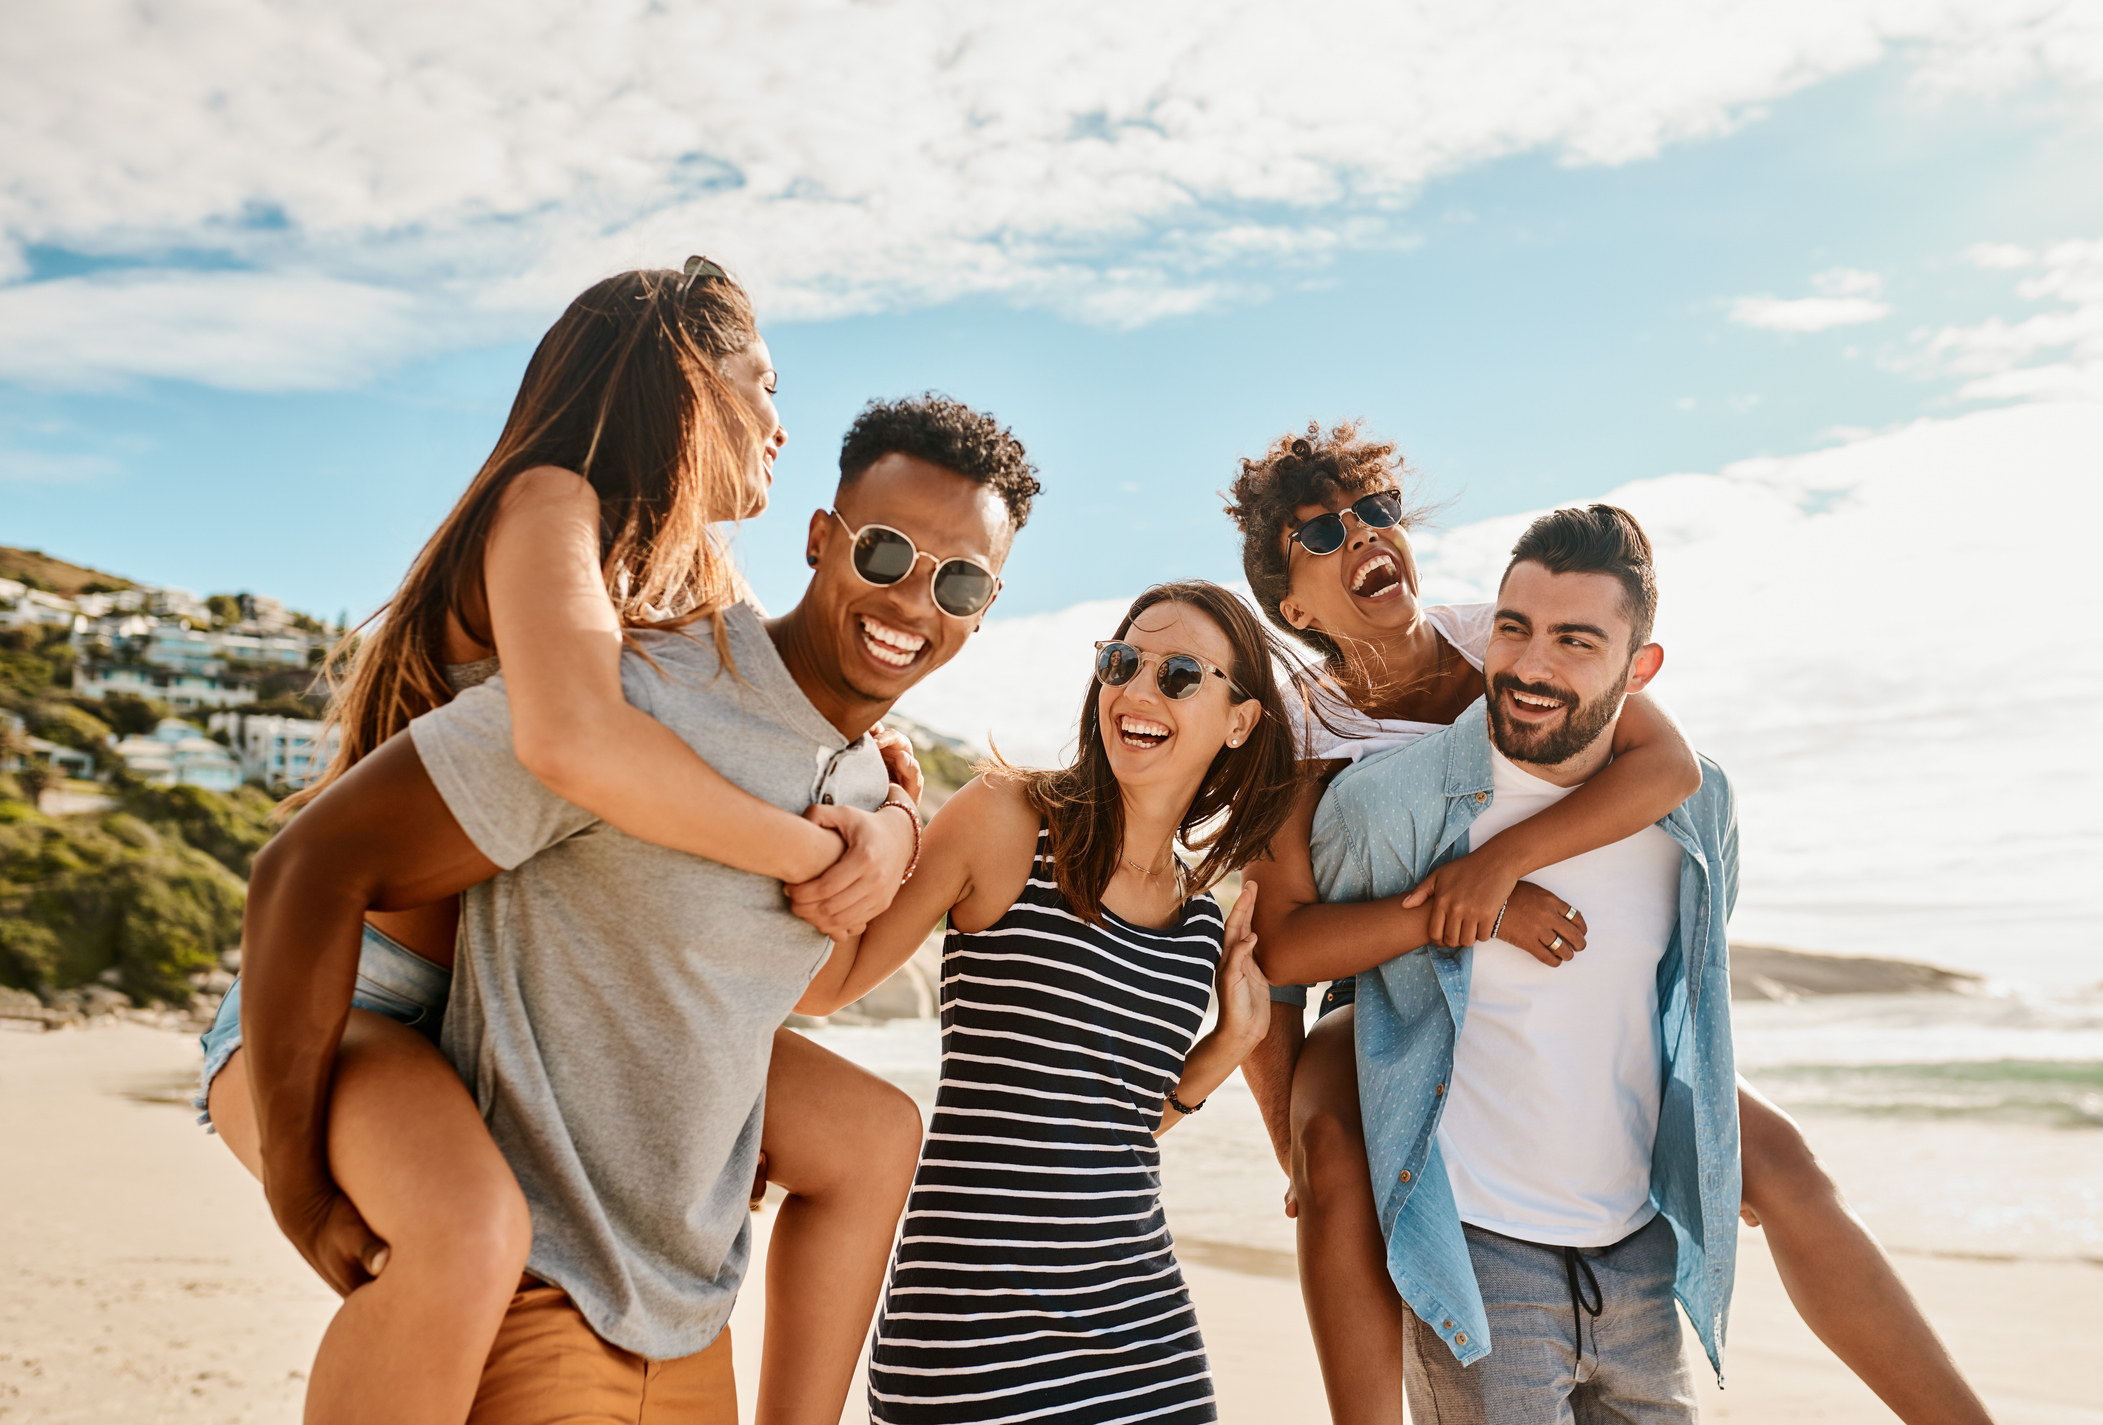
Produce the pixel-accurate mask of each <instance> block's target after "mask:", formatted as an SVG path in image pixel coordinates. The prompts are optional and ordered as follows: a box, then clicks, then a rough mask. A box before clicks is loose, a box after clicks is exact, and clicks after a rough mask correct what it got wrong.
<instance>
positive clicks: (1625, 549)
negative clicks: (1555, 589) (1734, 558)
mask: <svg viewBox="0 0 2103 1425" xmlns="http://www.w3.org/2000/svg"><path fill="white" fill-rule="evenodd" d="M1525 563H1533V564H1539V565H1541V566H1542V567H1543V568H1545V569H1546V570H1547V571H1548V572H1549V573H1551V574H1610V575H1612V576H1613V577H1614V578H1616V579H1619V580H1620V581H1621V591H1622V599H1621V610H1622V612H1623V613H1624V614H1626V615H1627V616H1628V622H1629V625H1630V628H1631V630H1632V631H1631V633H1630V635H1629V645H1628V647H1629V652H1630V654H1631V655H1633V654H1634V653H1635V651H1636V650H1637V649H1638V648H1641V647H1642V646H1643V645H1644V644H1646V643H1648V642H1650V629H1651V625H1652V624H1653V623H1655V622H1656V621H1657V616H1658V574H1657V569H1656V568H1655V567H1654V566H1653V565H1652V563H1651V554H1650V536H1649V535H1647V534H1645V533H1643V526H1641V525H1639V524H1637V523H1636V517H1635V516H1634V515H1632V514H1630V513H1629V512H1628V511H1627V510H1624V509H1621V508H1619V507H1618V506H1615V505H1585V506H1582V507H1579V508H1572V509H1566V510H1550V511H1549V512H1548V513H1547V514H1545V515H1542V516H1541V517H1540V518H1539V519H1537V520H1535V521H1534V522H1533V523H1532V524H1530V525H1528V526H1527V527H1526V533H1524V534H1522V535H1520V536H1519V542H1518V543H1517V544H1515V545H1513V546H1512V561H1511V563H1510V564H1507V565H1505V566H1504V578H1505V579H1509V578H1510V577H1511V573H1512V568H1513V566H1514V565H1518V564H1525ZM1497 587H1498V588H1500V589H1501V588H1503V587H1504V581H1503V580H1502V579H1500V580H1498V582H1497Z"/></svg>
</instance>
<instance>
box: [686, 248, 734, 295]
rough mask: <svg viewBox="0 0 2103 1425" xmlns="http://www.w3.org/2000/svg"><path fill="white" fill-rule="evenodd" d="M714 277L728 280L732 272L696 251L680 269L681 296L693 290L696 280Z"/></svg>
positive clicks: (703, 280) (706, 279) (707, 279)
mask: <svg viewBox="0 0 2103 1425" xmlns="http://www.w3.org/2000/svg"><path fill="white" fill-rule="evenodd" d="M714 278H721V279H722V280H723V281H725V282H728V281H729V280H730V274H729V273H727V272H725V271H724V270H723V269H722V268H721V267H720V266H718V265H717V264H716V263H714V262H711V261H709V259H707V258H705V257H703V256H701V255H700V254H699V253H696V254H695V255H694V256H692V257H689V258H688V259H687V260H686V266H684V267H682V268H681V269H680V281H679V295H680V297H682V298H684V297H685V296H686V294H687V293H689V292H691V291H693V290H694V284H695V283H696V282H705V281H709V280H711V279H714Z"/></svg>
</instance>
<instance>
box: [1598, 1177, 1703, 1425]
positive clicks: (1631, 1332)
mask: <svg viewBox="0 0 2103 1425" xmlns="http://www.w3.org/2000/svg"><path fill="white" fill-rule="evenodd" d="M1586 1260H1587V1261H1588V1262H1589V1263H1590V1264H1591V1267H1592V1271H1593V1274H1594V1275H1595V1276H1597V1277H1598V1279H1599V1300H1600V1307H1601V1309H1600V1313H1599V1318H1598V1320H1596V1321H1593V1320H1590V1319H1588V1320H1587V1321H1586V1323H1585V1325H1586V1334H1587V1335H1588V1336H1590V1337H1591V1341H1592V1344H1593V1346H1594V1348H1595V1350H1596V1352H1597V1357H1596V1364H1595V1366H1594V1368H1593V1370H1592V1372H1591V1378H1590V1379H1589V1380H1587V1381H1586V1383H1585V1384H1584V1385H1582V1386H1580V1387H1579V1388H1578V1392H1577V1400H1576V1402H1575V1405H1576V1419H1577V1421H1578V1425H1673V1422H1688V1425H1691V1422H1692V1421H1693V1420H1694V1419H1695V1416H1696V1402H1695V1398H1694V1376H1693V1373H1692V1371H1691V1370H1690V1369H1689V1368H1688V1362H1687V1348H1686V1337H1685V1335H1684V1334H1683V1333H1682V1331H1681V1329H1680V1318H1679V1308H1678V1306H1677V1304H1676V1303H1675V1302H1674V1300H1673V1295H1672V1284H1673V1278H1674V1276H1675V1275H1676V1268H1677V1266H1678V1262H1679V1248H1678V1245H1677V1243H1676V1242H1675V1241H1674V1240H1673V1236H1672V1226H1671V1224H1670V1223H1668V1222H1666V1221H1665V1219H1664V1218H1663V1217H1662V1216H1659V1217H1653V1218H1651V1219H1650V1221H1649V1222H1648V1223H1647V1224H1645V1225H1644V1227H1643V1228H1642V1230H1640V1231H1638V1232H1637V1233H1635V1235H1633V1236H1631V1237H1629V1238H1627V1239H1626V1240H1624V1241H1622V1242H1619V1243H1616V1244H1615V1245H1614V1246H1612V1247H1609V1248H1608V1249H1607V1250H1605V1251H1604V1252H1598V1253H1587V1254H1586Z"/></svg>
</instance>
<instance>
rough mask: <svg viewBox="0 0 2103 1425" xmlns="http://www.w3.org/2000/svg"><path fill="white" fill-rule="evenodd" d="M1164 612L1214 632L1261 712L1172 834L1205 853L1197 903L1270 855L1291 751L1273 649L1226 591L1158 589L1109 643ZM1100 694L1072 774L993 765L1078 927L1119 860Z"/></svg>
mask: <svg viewBox="0 0 2103 1425" xmlns="http://www.w3.org/2000/svg"><path fill="white" fill-rule="evenodd" d="M1169 603H1173V604H1182V605H1184V606H1186V607H1188V608H1193V609H1196V610H1198V611H1199V612H1200V613H1203V614H1206V615H1208V616H1209V617H1210V618H1211V619H1212V621H1213V622H1214V623H1216V624H1218V625H1219V627H1220V631H1221V632H1223V633H1225V634H1226V635H1227V642H1228V643H1229V644H1230V645H1231V646H1232V647H1233V649H1234V657H1233V660H1232V662H1231V663H1230V664H1229V665H1228V668H1227V673H1228V676H1229V677H1231V678H1232V679H1233V680H1234V683H1235V686H1237V687H1238V688H1240V689H1241V696H1240V697H1239V698H1237V699H1236V701H1245V700H1246V699H1248V698H1254V699H1256V701H1257V702H1258V703H1259V704H1261V705H1262V708H1263V715H1262V716H1261V717H1259V718H1258V719H1257V720H1256V726H1255V728H1254V729H1253V730H1252V731H1251V732H1250V733H1249V736H1248V740H1247V741H1245V742H1244V743H1242V745H1241V746H1239V747H1222V748H1221V749H1220V750H1219V755H1218V756H1216V757H1214V758H1213V759H1212V765H1211V766H1210V767H1208V768H1206V770H1205V779H1204V781H1203V782H1201V783H1200V784H1199V785H1198V792H1197V795H1196V796H1195V797H1193V798H1192V799H1191V802H1190V808H1189V810H1187V811H1185V812H1184V813H1183V820H1182V823H1181V824H1180V825H1179V826H1178V827H1177V838H1178V839H1179V840H1181V841H1182V843H1183V844H1184V845H1185V846H1187V847H1189V848H1190V849H1191V850H1192V851H1202V852H1204V853H1205V854H1204V859H1202V860H1201V861H1199V862H1198V865H1197V869H1196V870H1195V871H1194V872H1192V873H1191V877H1190V887H1191V894H1193V895H1195V894H1197V893H1198V892H1199V891H1203V890H1206V889H1208V888H1210V887H1211V886H1213V885H1214V884H1216V883H1217V882H1218V881H1219V880H1220V879H1221V878H1222V877H1224V876H1225V875H1226V874H1227V873H1228V872H1229V871H1233V870H1236V869H1238V868H1240V867H1242V866H1246V865H1247V864H1248V863H1249V862H1251V861H1254V860H1256V859H1257V858H1258V857H1261V856H1267V855H1269V854H1270V845H1271V838H1272V837H1273V836H1275V835H1277V833H1278V829H1279V828H1280V827H1282V826H1283V825H1284V824H1285V818H1286V814H1287V812H1288V811H1289V810H1290V809H1291V806H1292V792H1293V782H1294V757H1295V752H1294V748H1293V739H1292V731H1291V727H1290V725H1289V724H1288V723H1287V722H1286V719H1285V704H1284V702H1283V701H1282V700H1281V699H1280V697H1279V694H1278V682H1277V676H1276V674H1275V672H1274V660H1275V659H1276V657H1277V656H1278V655H1279V653H1280V650H1279V648H1278V646H1277V643H1276V640H1275V639H1273V637H1272V636H1271V634H1270V632H1269V631H1268V630H1266V629H1265V628H1264V626H1263V625H1262V624H1261V623H1259V622H1258V621H1257V619H1256V615H1255V613H1254V612H1253V611H1251V610H1250V608H1249V606H1248V605H1247V604H1246V603H1244V602H1243V601H1242V600H1241V599H1240V598H1238V597H1237V596H1236V595H1234V594H1233V593H1231V592H1230V591H1228V590H1226V589H1223V588H1221V587H1220V586H1219V585H1217V584H1213V583H1209V582H1207V581H1206V580H1203V579H1178V580H1175V581H1173V582H1171V583H1167V584H1156V585H1154V586H1153V587H1152V588H1151V589H1148V590H1147V591H1146V592H1145V593H1143V594H1141V595H1140V596H1139V597H1138V598H1136V599H1134V600H1132V607H1131V608H1130V609H1128V610H1126V611H1125V616H1124V621H1123V622H1122V623H1120V624H1118V625H1117V632H1116V634H1115V635H1114V637H1117V638H1123V637H1124V636H1125V634H1126V633H1128V632H1130V631H1131V627H1132V623H1133V621H1134V620H1135V619H1137V618H1138V617H1139V616H1140V615H1141V614H1143V613H1145V612H1146V611H1147V610H1148V609H1150V608H1152V607H1154V605H1156V604H1169ZM1098 692H1099V689H1098V686H1097V684H1096V682H1095V679H1094V677H1093V676H1092V675H1091V676H1090V678H1089V680H1088V692H1087V694H1086V695H1085V696H1084V697H1083V698H1082V699H1081V740H1080V747H1079V749H1078V750H1077V751H1076V753H1075V755H1074V759H1073V762H1072V763H1071V764H1070V765H1068V766H1065V767H1060V768H1058V769H1056V770H1052V771H1043V770H1036V769H1025V768H1016V767H1008V766H1006V764H998V765H999V767H1000V769H1001V770H1003V771H1005V772H1006V773H1007V774H1008V775H1011V776H1013V777H1015V778H1016V779H1017V780H1018V781H1019V782H1020V784H1021V786H1022V790H1023V795H1024V796H1025V797H1027V798H1028V799H1029V803H1030V805H1031V806H1033V807H1035V808H1036V809H1037V811H1038V812H1039V813H1040V814H1041V815H1042V816H1043V817H1044V818H1045V820H1046V821H1047V822H1048V823H1049V824H1050V827H1051V852H1052V864H1053V865H1055V866H1056V867H1057V868H1058V876H1059V889H1060V891H1062V892H1063V893H1064V894H1065V896H1066V903H1067V904H1068V905H1069V906H1071V907H1072V908H1073V913H1074V914H1075V915H1078V916H1080V917H1081V918H1082V919H1083V920H1089V921H1095V922H1097V923H1100V922H1101V920H1102V904H1103V892H1104V891H1106V890H1108V889H1109V887H1110V878H1111V877H1112V876H1115V875H1116V874H1117V865H1118V862H1119V860H1121V859H1122V858H1123V856H1124V833H1125V807H1124V796H1123V793H1122V790H1121V789H1120V788H1119V786H1118V784H1117V776H1116V774H1115V773H1113V772H1112V771H1111V770H1110V754H1109V751H1108V750H1107V749H1106V748H1105V747H1104V745H1103V726H1102V719H1101V717H1100V716H1099V715H1098V714H1097V711H1096V698H1097V695H1098Z"/></svg>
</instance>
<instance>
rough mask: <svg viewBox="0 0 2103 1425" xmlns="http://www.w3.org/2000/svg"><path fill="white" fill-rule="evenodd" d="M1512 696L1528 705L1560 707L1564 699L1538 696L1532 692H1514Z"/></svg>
mask: <svg viewBox="0 0 2103 1425" xmlns="http://www.w3.org/2000/svg"><path fill="white" fill-rule="evenodd" d="M1512 697H1514V698H1515V699H1517V700H1518V701H1520V702H1522V703H1525V704H1526V705H1527V706H1528V707H1536V708H1559V707H1561V706H1562V705H1563V704H1562V701H1561V700H1560V699H1558V698H1537V697H1535V696H1534V695H1533V694H1531V693H1516V692H1515V693H1513V694H1512Z"/></svg>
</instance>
